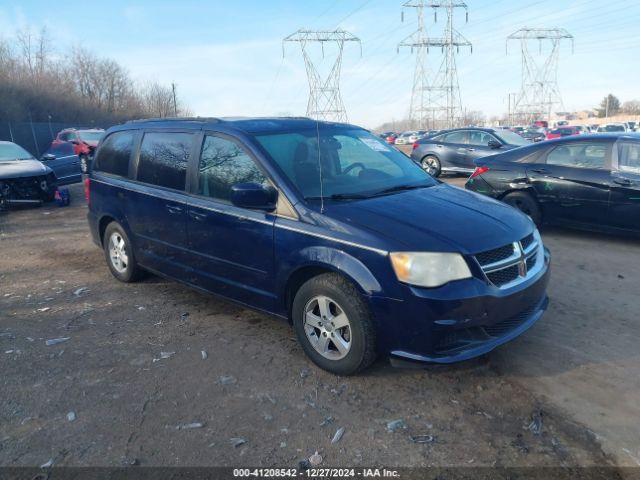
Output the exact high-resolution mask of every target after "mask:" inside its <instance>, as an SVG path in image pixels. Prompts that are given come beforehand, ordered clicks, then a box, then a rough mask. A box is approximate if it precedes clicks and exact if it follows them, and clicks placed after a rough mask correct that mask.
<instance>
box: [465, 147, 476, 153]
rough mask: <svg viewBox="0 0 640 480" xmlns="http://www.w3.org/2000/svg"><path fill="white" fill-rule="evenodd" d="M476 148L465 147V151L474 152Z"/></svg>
mask: <svg viewBox="0 0 640 480" xmlns="http://www.w3.org/2000/svg"><path fill="white" fill-rule="evenodd" d="M475 151H476V149H475V148H467V152H475Z"/></svg>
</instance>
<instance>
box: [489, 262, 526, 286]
mask: <svg viewBox="0 0 640 480" xmlns="http://www.w3.org/2000/svg"><path fill="white" fill-rule="evenodd" d="M487 278H488V279H489V281H490V282H491V283H493V284H494V285H496V286H498V287H499V286H500V285H504V284H506V283H509V282H513V281H514V280H515V279H516V278H518V265H512V266H510V267H507V268H502V269H500V270H496V271H495V272H491V273H487Z"/></svg>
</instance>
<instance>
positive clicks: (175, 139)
mask: <svg viewBox="0 0 640 480" xmlns="http://www.w3.org/2000/svg"><path fill="white" fill-rule="evenodd" d="M192 149H193V134H191V133H172V132H147V133H145V134H144V137H143V138H142V145H141V146H140V160H139V161H138V177H137V179H138V180H139V181H141V182H144V183H150V184H152V185H158V186H160V187H166V188H172V189H174V190H184V189H185V180H186V177H187V164H188V163H189V157H190V156H191V150H192Z"/></svg>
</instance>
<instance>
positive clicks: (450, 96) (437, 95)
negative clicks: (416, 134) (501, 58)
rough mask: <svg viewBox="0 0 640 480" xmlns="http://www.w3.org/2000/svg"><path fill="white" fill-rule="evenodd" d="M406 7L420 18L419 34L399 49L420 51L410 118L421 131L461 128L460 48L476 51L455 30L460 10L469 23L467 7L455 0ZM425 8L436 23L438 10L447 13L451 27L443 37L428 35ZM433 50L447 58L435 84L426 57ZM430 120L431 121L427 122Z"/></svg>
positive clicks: (417, 0)
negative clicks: (458, 69)
mask: <svg viewBox="0 0 640 480" xmlns="http://www.w3.org/2000/svg"><path fill="white" fill-rule="evenodd" d="M402 6H403V7H411V8H415V9H416V12H417V15H418V30H416V31H415V32H414V33H412V34H411V35H409V36H408V37H407V38H405V39H404V40H403V41H402V42H400V43H399V44H398V48H400V47H409V48H411V50H412V51H413V50H414V49H415V50H417V56H416V67H415V71H414V79H413V90H412V92H411V107H410V112H409V117H410V118H411V119H412V121H414V122H416V123H418V126H419V127H420V128H425V127H427V126H428V127H430V128H453V127H455V126H458V125H459V124H460V123H461V121H462V100H461V99H460V86H459V84H458V72H457V67H456V60H455V54H456V53H457V52H459V51H460V47H470V48H472V46H471V42H469V41H468V40H467V39H466V38H464V37H463V36H462V35H461V34H460V33H459V32H458V31H457V30H455V29H454V28H453V15H454V10H455V9H456V8H464V9H465V13H466V17H467V20H468V18H469V15H468V12H467V5H466V3H464V2H458V1H454V0H440V1H425V0H409V1H407V2H405V3H404V4H403V5H402ZM425 8H431V9H433V10H434V19H435V21H436V22H437V19H438V10H439V9H445V11H446V15H447V23H446V26H445V30H444V34H443V36H442V37H438V38H433V37H428V36H427V35H426V32H425V27H424V9H425ZM403 18H404V15H403ZM430 47H440V49H441V51H442V54H443V58H442V63H441V65H440V68H439V69H438V71H437V73H436V75H435V76H434V77H433V80H432V81H431V82H429V79H428V75H427V71H428V70H427V66H426V54H428V53H429V48H430ZM427 118H428V119H429V120H428V121H425V120H426V119H427Z"/></svg>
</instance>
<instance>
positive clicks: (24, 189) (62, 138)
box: [0, 128, 104, 208]
mask: <svg viewBox="0 0 640 480" xmlns="http://www.w3.org/2000/svg"><path fill="white" fill-rule="evenodd" d="M103 135H104V130H101V129H76V128H69V129H65V130H62V131H60V132H59V133H58V134H57V135H56V137H55V139H54V140H53V141H52V142H51V146H50V147H49V149H48V150H47V151H46V152H45V153H44V155H42V157H41V158H40V159H39V160H38V159H36V158H35V157H34V156H33V155H32V154H30V153H29V152H27V151H26V150H25V149H24V148H22V147H21V146H19V145H16V144H15V143H12V142H0V207H2V208H4V207H5V206H8V205H21V204H38V203H42V202H46V201H50V200H53V198H54V195H55V192H56V190H57V187H58V186H61V185H67V184H71V183H75V182H79V181H80V180H81V179H82V172H83V171H86V170H87V165H88V162H89V161H90V159H91V158H92V157H93V155H94V152H95V149H96V148H97V146H98V143H99V141H100V139H101V138H102V136H103Z"/></svg>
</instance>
